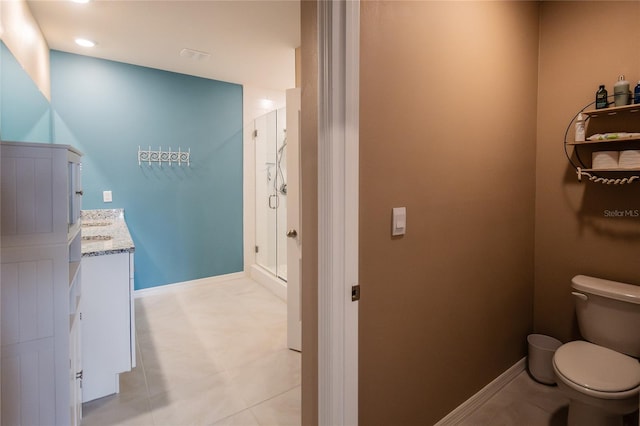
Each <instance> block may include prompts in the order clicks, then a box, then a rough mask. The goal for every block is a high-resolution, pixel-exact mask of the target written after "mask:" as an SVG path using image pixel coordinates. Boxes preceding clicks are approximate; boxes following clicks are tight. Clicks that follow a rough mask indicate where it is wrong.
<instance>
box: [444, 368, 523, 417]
mask: <svg viewBox="0 0 640 426" xmlns="http://www.w3.org/2000/svg"><path fill="white" fill-rule="evenodd" d="M526 361H527V358H526V357H525V358H522V359H521V360H520V361H518V362H516V363H515V364H514V365H512V366H511V367H509V369H508V370H507V371H505V372H504V373H502V374H501V375H499V376H498V377H496V378H495V379H494V380H493V381H492V382H491V383H489V384H488V385H487V386H485V387H483V388H482V389H480V390H479V391H478V392H477V393H476V394H475V395H473V396H472V397H471V398H469V399H467V400H466V401H465V402H463V403H462V404H460V405H459V406H458V407H457V408H456V409H455V410H453V411H452V412H450V413H449V414H447V415H446V416H445V417H443V418H442V419H441V420H440V421H439V422H438V423H436V424H435V425H434V426H445V425H457V424H459V423H460V422H461V421H462V420H464V419H465V418H466V417H468V416H470V415H471V414H472V413H473V412H474V411H476V410H477V409H478V407H480V406H481V405H482V404H484V403H485V402H487V401H488V400H489V399H490V398H491V397H492V396H493V395H495V393H496V392H498V391H499V390H500V389H502V388H503V387H505V386H506V385H507V384H509V382H511V381H512V380H513V379H515V378H516V377H517V376H518V374H520V373H521V372H523V371H524V370H525V368H526Z"/></svg>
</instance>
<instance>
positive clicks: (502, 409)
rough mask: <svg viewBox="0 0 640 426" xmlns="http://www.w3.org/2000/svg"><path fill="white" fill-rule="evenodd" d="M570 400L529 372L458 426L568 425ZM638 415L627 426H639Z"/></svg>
mask: <svg viewBox="0 0 640 426" xmlns="http://www.w3.org/2000/svg"><path fill="white" fill-rule="evenodd" d="M568 413H569V400H568V399H567V398H566V397H564V395H562V393H561V392H560V391H559V390H558V387H557V386H547V385H543V384H541V383H538V382H536V381H535V380H533V379H532V378H531V377H530V376H529V374H528V373H527V372H526V371H523V372H522V373H520V374H519V375H518V376H517V377H516V378H515V379H513V380H512V381H511V382H510V383H509V384H507V385H506V386H505V387H503V388H502V389H501V390H500V391H498V392H497V393H496V394H495V395H493V397H491V398H490V399H489V400H488V401H487V402H485V403H484V404H483V405H482V406H481V407H479V408H478V409H477V410H476V411H475V412H474V413H473V414H471V415H470V416H469V417H467V418H466V419H464V420H463V421H462V422H460V423H459V426H566V425H567V414H568ZM638 424H639V423H638V412H637V411H636V412H635V413H634V414H631V415H629V416H626V417H625V419H624V426H636V425H638Z"/></svg>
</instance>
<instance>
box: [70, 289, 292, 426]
mask: <svg viewBox="0 0 640 426" xmlns="http://www.w3.org/2000/svg"><path fill="white" fill-rule="evenodd" d="M286 315H287V314H286V304H285V303H284V302H283V301H282V300H280V299H279V298H277V297H276V296H274V295H273V294H272V293H270V292H269V291H268V290H266V289H265V288H264V287H262V286H260V285H259V284H257V283H255V282H253V281H251V280H249V279H244V278H241V279H233V280H227V281H219V282H214V283H210V284H206V285H194V286H186V287H182V288H178V289H174V290H171V291H170V292H167V293H162V294H156V295H146V296H144V297H142V298H139V299H136V335H137V367H136V368H135V369H133V370H132V371H131V372H129V373H125V374H122V375H121V376H120V393H119V394H117V395H112V396H107V397H105V398H101V399H98V400H95V401H91V402H88V403H86V404H84V405H83V420H82V425H83V426H98V425H109V426H112V425H141V426H177V425H215V426H222V425H242V426H254V425H269V426H275V425H299V424H300V354H299V353H297V352H294V351H291V350H289V349H287V346H286V329H287V325H286V320H287V317H286Z"/></svg>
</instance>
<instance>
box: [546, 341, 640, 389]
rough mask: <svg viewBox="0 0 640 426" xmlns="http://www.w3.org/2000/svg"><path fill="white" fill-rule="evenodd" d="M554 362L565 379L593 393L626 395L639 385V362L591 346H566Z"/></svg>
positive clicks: (586, 344)
mask: <svg viewBox="0 0 640 426" xmlns="http://www.w3.org/2000/svg"><path fill="white" fill-rule="evenodd" d="M553 362H554V364H555V367H556V370H557V371H558V373H560V374H561V375H562V376H563V377H564V378H565V379H567V380H568V381H570V382H572V383H574V384H575V385H577V386H581V387H583V388H586V389H590V390H593V391H596V392H604V393H616V392H625V391H629V390H633V389H635V388H637V387H638V386H640V363H638V360H636V359H635V358H632V357H630V356H627V355H624V354H621V353H619V352H616V351H613V350H611V349H608V348H605V347H602V346H598V345H594V344H593V343H589V342H585V341H575V342H569V343H566V344H564V345H562V346H561V347H560V348H558V350H557V351H556V353H555V355H554V357H553Z"/></svg>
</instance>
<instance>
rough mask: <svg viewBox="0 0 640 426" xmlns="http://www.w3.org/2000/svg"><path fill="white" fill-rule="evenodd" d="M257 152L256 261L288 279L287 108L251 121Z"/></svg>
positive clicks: (277, 275)
mask: <svg viewBox="0 0 640 426" xmlns="http://www.w3.org/2000/svg"><path fill="white" fill-rule="evenodd" d="M253 138H254V142H255V155H256V163H255V166H256V248H255V250H256V263H257V264H258V265H260V266H262V267H263V268H265V269H266V270H268V271H269V272H271V273H272V274H273V275H275V276H276V277H278V278H280V279H281V280H283V281H286V280H287V236H286V232H287V230H286V226H287V167H286V165H287V159H286V155H287V134H286V109H285V108H281V109H278V110H275V111H272V112H270V113H267V114H265V115H263V116H260V117H258V118H256V119H255V121H254V132H253Z"/></svg>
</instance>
